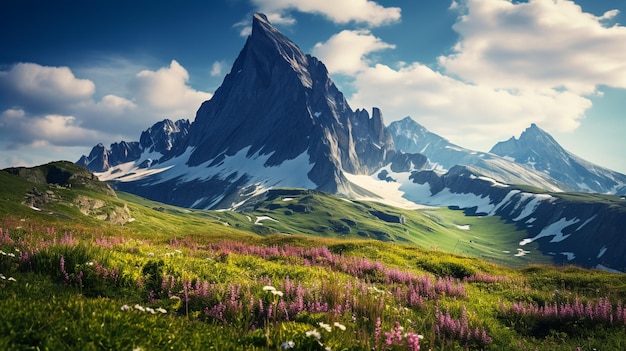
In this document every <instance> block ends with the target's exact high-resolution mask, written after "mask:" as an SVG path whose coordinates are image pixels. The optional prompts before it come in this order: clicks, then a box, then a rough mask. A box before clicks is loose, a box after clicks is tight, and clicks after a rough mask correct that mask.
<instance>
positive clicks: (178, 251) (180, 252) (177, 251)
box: [174, 250, 183, 254]
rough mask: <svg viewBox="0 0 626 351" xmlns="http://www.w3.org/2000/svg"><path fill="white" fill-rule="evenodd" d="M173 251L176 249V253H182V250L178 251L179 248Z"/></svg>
mask: <svg viewBox="0 0 626 351" xmlns="http://www.w3.org/2000/svg"><path fill="white" fill-rule="evenodd" d="M174 251H176V253H179V254H182V253H183V252H182V251H180V250H174Z"/></svg>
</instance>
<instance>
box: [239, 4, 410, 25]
mask: <svg viewBox="0 0 626 351" xmlns="http://www.w3.org/2000/svg"><path fill="white" fill-rule="evenodd" d="M251 1H252V3H253V4H254V5H255V6H256V7H257V8H258V10H259V11H261V12H263V13H265V14H266V15H267V16H268V19H269V20H270V21H272V23H276V24H293V23H295V20H294V19H293V18H292V17H290V16H289V15H288V11H291V10H296V11H300V12H305V13H314V14H320V15H322V16H324V17H326V18H328V19H329V20H331V21H333V22H334V23H338V24H346V23H349V22H357V23H364V24H367V25H369V26H372V27H376V26H382V25H386V24H390V23H394V22H397V21H399V20H400V17H401V11H400V8H399V7H384V6H381V5H379V4H378V3H376V2H374V1H370V0H352V1H336V0H316V1H310V0H251Z"/></svg>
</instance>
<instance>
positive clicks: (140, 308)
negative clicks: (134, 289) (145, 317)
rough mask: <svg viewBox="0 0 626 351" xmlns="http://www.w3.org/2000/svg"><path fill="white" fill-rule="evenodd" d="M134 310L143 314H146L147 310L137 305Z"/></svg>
mask: <svg viewBox="0 0 626 351" xmlns="http://www.w3.org/2000/svg"><path fill="white" fill-rule="evenodd" d="M134 308H135V309H136V310H138V311H141V312H146V309H145V308H143V307H142V306H140V305H139V304H135V306H134Z"/></svg>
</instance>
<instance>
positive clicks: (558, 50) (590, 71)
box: [439, 0, 626, 94]
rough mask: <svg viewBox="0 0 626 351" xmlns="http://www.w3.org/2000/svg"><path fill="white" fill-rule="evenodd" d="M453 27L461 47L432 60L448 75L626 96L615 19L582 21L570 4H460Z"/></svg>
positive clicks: (621, 35) (624, 43)
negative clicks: (618, 91)
mask: <svg viewBox="0 0 626 351" xmlns="http://www.w3.org/2000/svg"><path fill="white" fill-rule="evenodd" d="M457 8H458V10H459V11H461V12H462V14H461V16H460V17H459V20H458V21H457V23H456V24H455V25H454V27H453V28H454V30H455V31H457V32H458V33H459V35H460V37H461V40H460V41H459V42H458V43H457V45H456V46H455V47H454V52H453V54H451V55H448V56H442V57H440V58H439V63H440V65H441V66H442V67H443V68H444V69H445V70H446V72H448V73H449V74H454V75H457V76H459V77H461V78H462V79H464V80H466V81H469V82H473V83H475V84H481V85H489V86H492V87H496V88H506V89H519V88H525V89H546V88H547V89H554V88H559V89H567V90H568V91H572V92H574V93H578V94H591V93H594V92H595V91H596V87H597V86H598V85H607V86H612V87H617V88H626V27H623V26H619V25H617V24H615V25H612V26H607V23H606V22H607V21H610V20H611V19H613V18H614V17H615V16H616V15H617V14H618V13H619V11H617V10H611V11H607V12H606V13H605V14H604V15H602V16H595V15H593V14H590V13H586V12H584V11H583V10H582V8H581V7H580V6H579V5H577V4H575V3H574V2H573V1H569V0H563V1H552V0H531V1H529V2H516V3H513V2H510V1H503V0H467V2H465V3H464V6H457Z"/></svg>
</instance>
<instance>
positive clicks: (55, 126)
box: [0, 61, 211, 160]
mask: <svg viewBox="0 0 626 351" xmlns="http://www.w3.org/2000/svg"><path fill="white" fill-rule="evenodd" d="M103 70H105V69H101V68H98V67H95V68H83V69H82V71H83V72H98V76H99V77H103V76H104V73H103ZM113 79H115V80H117V81H118V83H119V79H118V78H117V77H116V78H113ZM188 80H189V74H188V73H187V71H186V70H185V68H184V67H182V66H181V65H180V64H179V63H178V62H176V61H172V62H171V64H170V65H169V66H168V67H163V68H160V69H158V70H155V71H151V70H142V71H141V72H139V73H136V74H135V76H134V77H132V78H130V82H129V81H128V78H127V81H126V82H122V85H124V84H128V85H129V87H130V88H131V89H125V88H124V87H118V89H117V90H116V91H115V92H118V91H120V92H122V91H123V92H125V93H126V94H128V96H126V97H124V96H119V95H114V94H105V95H103V96H102V97H101V98H99V99H95V98H94V95H95V84H94V83H93V82H92V81H91V80H88V79H78V78H76V76H75V75H74V73H73V72H72V70H71V69H70V68H68V67H47V66H41V65H38V64H34V63H27V64H25V63H20V64H16V65H15V66H13V67H11V68H10V69H9V70H7V71H0V88H1V92H2V94H3V97H4V96H6V97H9V98H8V99H3V101H4V102H5V106H0V111H2V112H1V113H0V148H2V149H11V150H12V153H14V154H16V155H17V154H18V153H19V152H20V150H27V149H30V150H34V149H37V148H42V147H43V148H45V147H48V148H50V149H54V148H55V147H63V148H66V149H67V148H68V147H72V146H79V147H83V148H84V150H83V152H85V153H86V152H88V150H89V148H90V147H91V146H93V145H95V144H97V143H99V142H102V143H104V144H109V143H111V142H115V141H119V140H126V141H132V140H137V139H138V138H139V133H140V132H141V131H142V130H144V129H146V128H148V127H150V126H151V125H152V124H153V123H155V122H157V121H160V120H162V119H164V118H170V119H177V118H189V119H193V117H194V116H195V112H196V110H197V109H198V108H199V106H200V104H201V103H202V102H203V101H205V100H207V99H209V98H210V97H211V94H210V93H205V92H201V91H197V90H195V89H193V88H191V87H190V86H189V85H188ZM103 85H105V86H106V85H107V84H103ZM7 103H9V104H11V105H8V106H7V105H6V104H7ZM74 150H76V149H74ZM24 155H26V153H24ZM21 159H22V160H25V159H26V158H25V157H22V158H21Z"/></svg>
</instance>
